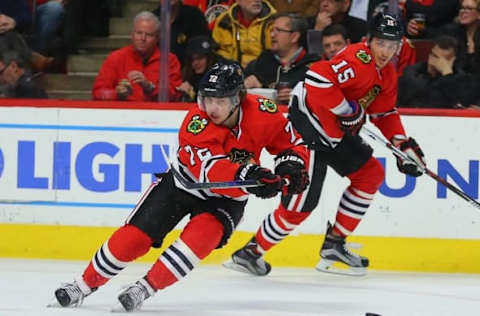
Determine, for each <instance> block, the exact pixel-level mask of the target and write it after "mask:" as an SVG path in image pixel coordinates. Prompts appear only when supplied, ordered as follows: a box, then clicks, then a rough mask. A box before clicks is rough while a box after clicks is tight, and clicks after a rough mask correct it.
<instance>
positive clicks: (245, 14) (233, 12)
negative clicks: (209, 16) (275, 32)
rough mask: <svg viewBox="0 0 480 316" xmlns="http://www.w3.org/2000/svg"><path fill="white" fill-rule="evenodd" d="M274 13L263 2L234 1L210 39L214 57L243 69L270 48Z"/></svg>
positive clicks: (218, 19)
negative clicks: (214, 48)
mask: <svg viewBox="0 0 480 316" xmlns="http://www.w3.org/2000/svg"><path fill="white" fill-rule="evenodd" d="M275 13H277V11H276V10H275V9H274V8H273V7H272V5H271V4H270V3H268V2H267V1H266V0H237V2H236V3H235V4H233V5H232V6H231V7H230V8H229V9H228V10H227V11H225V12H224V13H222V14H221V15H219V16H218V18H217V19H216V21H215V25H214V27H213V31H212V37H213V39H214V40H215V42H217V43H218V45H219V49H218V50H217V53H218V54H219V55H221V56H223V57H224V58H226V59H230V60H233V61H236V62H238V63H239V64H240V65H241V66H242V67H245V66H246V65H247V64H248V63H249V62H250V61H252V60H253V59H255V58H257V57H258V56H259V55H260V54H261V53H262V51H264V50H265V49H270V48H271V39H270V30H271V28H272V21H273V19H272V17H273V15H275Z"/></svg>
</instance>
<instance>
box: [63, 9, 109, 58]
mask: <svg viewBox="0 0 480 316" xmlns="http://www.w3.org/2000/svg"><path fill="white" fill-rule="evenodd" d="M110 2H111V1H110V0H68V1H65V18H64V26H63V45H64V46H65V53H66V54H67V55H70V54H78V53H79V45H80V43H81V42H82V37H84V36H98V37H101V36H108V34H109V18H110Z"/></svg>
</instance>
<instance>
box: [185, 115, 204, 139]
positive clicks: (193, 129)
mask: <svg viewBox="0 0 480 316" xmlns="http://www.w3.org/2000/svg"><path fill="white" fill-rule="evenodd" d="M207 124H208V121H207V119H206V118H201V117H200V115H194V116H192V120H191V121H190V122H189V123H188V125H187V132H190V133H192V134H193V135H197V134H198V133H201V132H202V131H203V130H204V129H205V127H207Z"/></svg>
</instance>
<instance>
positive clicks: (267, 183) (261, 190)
mask: <svg viewBox="0 0 480 316" xmlns="http://www.w3.org/2000/svg"><path fill="white" fill-rule="evenodd" d="M235 178H236V179H238V180H256V181H258V182H260V183H262V184H263V185H259V186H258V187H249V188H247V191H248V192H250V193H252V194H255V196H258V197H259V198H262V199H268V198H272V197H274V196H276V195H277V193H278V192H280V191H281V190H282V186H283V181H282V178H281V177H280V176H278V175H276V174H273V173H272V171H271V170H269V169H267V168H262V167H260V166H259V165H255V164H246V165H243V166H241V167H240V168H239V169H238V171H237V174H236V175H235Z"/></svg>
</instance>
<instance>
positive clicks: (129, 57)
mask: <svg viewBox="0 0 480 316" xmlns="http://www.w3.org/2000/svg"><path fill="white" fill-rule="evenodd" d="M159 36H160V21H159V20H158V18H157V17H156V16H155V15H154V14H153V13H151V12H148V11H144V12H141V13H139V14H138V15H137V16H136V17H135V20H134V25H133V30H132V44H131V45H129V46H126V47H123V48H120V49H118V50H115V51H114V52H112V53H111V54H110V55H109V56H108V57H107V59H106V60H105V62H104V63H103V65H102V67H101V68H100V71H99V72H98V75H97V78H96V79H95V82H94V84H93V91H92V94H93V99H94V100H126V101H156V100H157V96H158V80H159V71H160V50H159V49H158V40H159ZM168 67H169V69H168V79H169V82H168V92H169V100H170V101H176V100H178V98H179V97H180V92H179V91H177V89H176V87H178V86H180V84H181V83H182V80H181V72H180V63H179V61H178V59H177V57H176V56H175V55H174V54H172V53H169V54H168Z"/></svg>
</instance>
